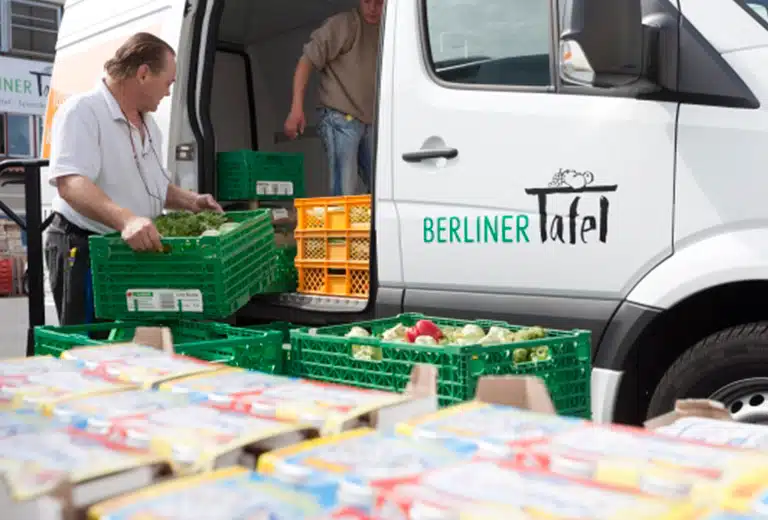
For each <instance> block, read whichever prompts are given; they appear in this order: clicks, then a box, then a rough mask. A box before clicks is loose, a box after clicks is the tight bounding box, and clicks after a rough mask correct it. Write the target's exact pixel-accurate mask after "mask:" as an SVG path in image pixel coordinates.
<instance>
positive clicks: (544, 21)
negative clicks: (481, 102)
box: [424, 0, 552, 86]
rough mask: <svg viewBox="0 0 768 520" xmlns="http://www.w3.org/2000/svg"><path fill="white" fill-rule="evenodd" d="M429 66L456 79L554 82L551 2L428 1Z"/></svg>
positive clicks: (445, 78) (444, 77)
mask: <svg viewBox="0 0 768 520" xmlns="http://www.w3.org/2000/svg"><path fill="white" fill-rule="evenodd" d="M424 1H425V16H424V20H425V25H426V27H425V28H424V30H425V31H426V34H427V40H428V42H429V50H428V52H429V58H430V62H431V63H430V66H431V67H432V70H433V71H434V73H435V75H436V76H437V77H438V78H440V79H441V80H443V81H447V82H451V83H464V84H479V85H504V86H549V85H551V84H552V78H551V68H550V41H551V40H550V24H549V2H543V1H541V0H424Z"/></svg>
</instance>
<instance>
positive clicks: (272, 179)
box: [217, 150, 305, 201]
mask: <svg viewBox="0 0 768 520" xmlns="http://www.w3.org/2000/svg"><path fill="white" fill-rule="evenodd" d="M217 176H218V188H219V189H218V194H217V195H218V199H219V200H223V201H236V200H290V199H294V198H296V197H304V196H305V190H304V156H303V155H302V154H300V153H283V152H258V151H255V150H237V151H232V152H219V153H218V154H217Z"/></svg>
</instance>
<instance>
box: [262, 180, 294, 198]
mask: <svg viewBox="0 0 768 520" xmlns="http://www.w3.org/2000/svg"><path fill="white" fill-rule="evenodd" d="M256 194H257V195H288V196H293V183H292V182H284V181H283V182H280V181H256Z"/></svg>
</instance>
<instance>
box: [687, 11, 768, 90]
mask: <svg viewBox="0 0 768 520" xmlns="http://www.w3.org/2000/svg"><path fill="white" fill-rule="evenodd" d="M679 2H680V11H681V12H682V13H683V14H684V15H685V17H686V18H687V19H688V20H689V21H690V22H691V23H692V24H693V25H694V26H695V27H696V29H697V30H698V31H699V32H700V33H702V34H703V35H705V36H706V38H707V41H708V42H709V43H710V44H711V45H712V46H713V47H714V48H715V49H716V50H717V51H718V52H720V53H721V54H724V53H728V52H731V51H734V50H738V49H748V48H752V47H760V46H763V45H768V31H766V30H765V28H763V27H761V26H760V25H759V24H757V23H755V20H754V19H753V17H752V16H750V14H749V12H748V11H747V10H745V9H743V8H742V7H741V6H740V5H739V3H740V2H741V0H708V1H706V2H700V1H698V0H679ZM742 3H745V4H750V3H753V0H746V1H745V2H742ZM754 3H757V4H763V5H765V1H764V0H756V1H754ZM750 86H751V85H750Z"/></svg>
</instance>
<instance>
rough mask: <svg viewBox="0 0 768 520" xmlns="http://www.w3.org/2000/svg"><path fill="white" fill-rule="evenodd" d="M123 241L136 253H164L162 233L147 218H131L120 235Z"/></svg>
mask: <svg viewBox="0 0 768 520" xmlns="http://www.w3.org/2000/svg"><path fill="white" fill-rule="evenodd" d="M120 235H121V236H122V237H123V240H125V242H126V243H127V244H128V245H129V246H131V249H133V250H134V251H162V250H163V244H162V242H160V233H158V232H157V228H156V227H155V224H154V223H153V222H152V221H151V220H150V219H148V218H146V217H131V218H130V219H129V220H128V222H126V224H125V226H124V227H123V231H122V232H121V233H120Z"/></svg>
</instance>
